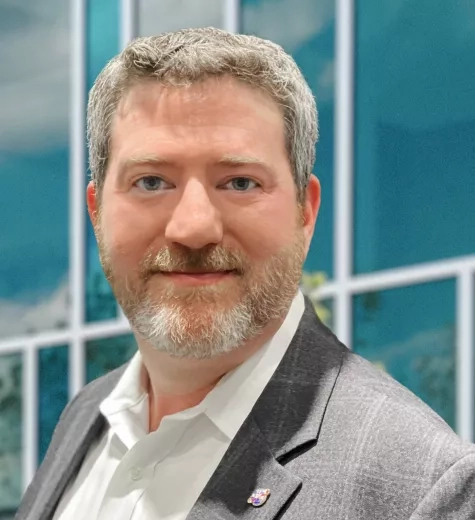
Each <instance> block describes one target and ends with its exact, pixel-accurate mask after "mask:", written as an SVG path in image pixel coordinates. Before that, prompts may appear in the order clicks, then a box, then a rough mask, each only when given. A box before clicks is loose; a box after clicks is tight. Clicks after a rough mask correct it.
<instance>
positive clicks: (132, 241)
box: [101, 207, 157, 269]
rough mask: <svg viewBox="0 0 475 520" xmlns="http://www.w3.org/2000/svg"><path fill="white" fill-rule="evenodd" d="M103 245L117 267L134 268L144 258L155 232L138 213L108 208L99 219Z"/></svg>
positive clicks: (154, 237) (141, 214) (142, 215)
mask: <svg viewBox="0 0 475 520" xmlns="http://www.w3.org/2000/svg"><path fill="white" fill-rule="evenodd" d="M101 228H102V235H103V240H104V245H105V246H106V247H107V249H108V252H109V255H110V257H111V260H112V261H113V263H114V264H115V265H116V266H117V267H119V268H120V267H122V268H124V269H125V268H135V267H136V266H137V265H138V264H139V263H140V262H141V261H142V260H143V258H144V256H145V255H146V253H147V250H148V249H149V248H150V247H151V244H152V242H153V241H154V240H155V239H156V238H157V231H156V230H155V229H154V227H153V226H152V225H150V222H147V220H146V218H145V216H144V214H143V213H141V212H140V211H135V212H130V211H124V208H123V207H122V208H121V207H116V208H109V209H108V210H107V211H104V214H103V216H102V219H101Z"/></svg>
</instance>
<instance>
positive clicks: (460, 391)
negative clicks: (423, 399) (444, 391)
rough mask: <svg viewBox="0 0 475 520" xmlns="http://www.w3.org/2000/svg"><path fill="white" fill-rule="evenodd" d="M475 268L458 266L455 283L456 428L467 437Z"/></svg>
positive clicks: (472, 388)
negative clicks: (458, 271)
mask: <svg viewBox="0 0 475 520" xmlns="http://www.w3.org/2000/svg"><path fill="white" fill-rule="evenodd" d="M474 275H475V270H471V269H470V268H469V267H468V266H467V267H466V268H463V269H461V271H460V273H459V275H458V277H457V285H456V291H457V296H456V316H457V318H456V319H457V323H456V334H455V341H456V346H457V352H456V360H457V361H456V372H455V380H456V382H457V387H456V396H457V398H456V401H457V409H456V410H457V413H456V425H457V426H456V430H457V433H458V434H459V435H460V436H461V437H462V438H464V439H465V440H467V441H470V442H473V441H474V423H473V421H474V416H473V407H474V395H473V394H474V391H475V386H474V378H475V373H474V352H473V350H474V347H475V341H474V332H475V331H474V324H473V322H474V319H475V286H474V285H475V284H474Z"/></svg>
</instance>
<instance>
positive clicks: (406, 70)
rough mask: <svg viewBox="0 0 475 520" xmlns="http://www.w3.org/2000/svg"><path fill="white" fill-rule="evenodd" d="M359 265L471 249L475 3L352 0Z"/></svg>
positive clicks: (386, 264)
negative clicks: (371, 2) (370, 1)
mask: <svg viewBox="0 0 475 520" xmlns="http://www.w3.org/2000/svg"><path fill="white" fill-rule="evenodd" d="M356 8H357V9H356V22H357V27H356V99H355V102H356V114H355V161H356V162H355V175H356V183H355V188H356V201H355V220H356V222H355V226H356V236H355V270H356V271H357V272H366V271H372V270H377V269H386V268H392V267H397V266H403V265H408V264H413V263H416V262H424V261H432V260H438V259H441V258H447V257H453V256H457V255H464V254H469V253H474V252H475V209H474V204H473V200H474V195H473V194H474V193H475V175H474V174H473V172H474V170H475V146H474V143H473V136H474V135H475V75H474V74H473V63H474V57H475V31H474V30H473V20H474V19H475V2H433V1H431V0H420V1H417V2H407V1H405V0H382V1H380V2H375V3H374V5H371V9H369V8H368V5H367V4H366V3H365V2H356Z"/></svg>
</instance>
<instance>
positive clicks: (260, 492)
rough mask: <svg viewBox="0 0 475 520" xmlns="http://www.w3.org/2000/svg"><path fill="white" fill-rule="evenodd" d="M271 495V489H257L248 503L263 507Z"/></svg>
mask: <svg viewBox="0 0 475 520" xmlns="http://www.w3.org/2000/svg"><path fill="white" fill-rule="evenodd" d="M269 495H270V489H256V490H255V491H254V493H253V494H252V495H251V496H250V497H249V498H248V499H247V503H248V504H252V505H253V506H254V507H261V506H263V505H264V504H265V503H266V502H267V499H268V498H269Z"/></svg>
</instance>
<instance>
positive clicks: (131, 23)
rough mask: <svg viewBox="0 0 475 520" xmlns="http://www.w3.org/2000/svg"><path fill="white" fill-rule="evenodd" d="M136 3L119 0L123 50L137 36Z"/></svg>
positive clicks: (130, 0) (121, 45)
mask: <svg viewBox="0 0 475 520" xmlns="http://www.w3.org/2000/svg"><path fill="white" fill-rule="evenodd" d="M137 1H138V0H137ZM137 1H136V0H120V28H119V30H120V48H121V49H124V48H125V47H126V46H127V45H128V44H129V43H130V42H131V41H132V40H133V39H134V38H135V37H136V36H137Z"/></svg>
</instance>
